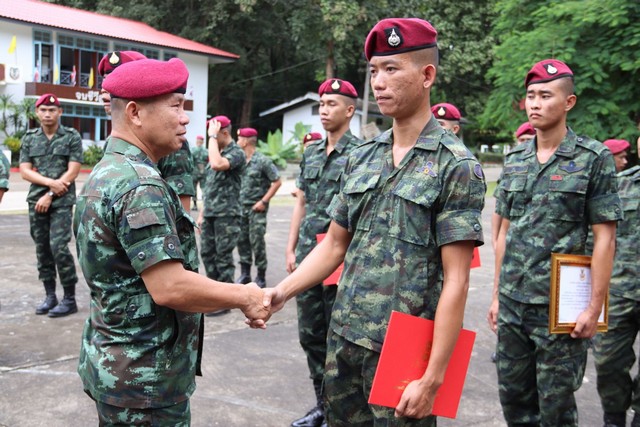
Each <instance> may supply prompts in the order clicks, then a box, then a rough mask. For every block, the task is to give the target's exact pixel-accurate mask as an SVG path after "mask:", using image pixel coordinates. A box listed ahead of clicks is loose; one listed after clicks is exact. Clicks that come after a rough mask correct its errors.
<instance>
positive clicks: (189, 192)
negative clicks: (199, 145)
mask: <svg viewBox="0 0 640 427" xmlns="http://www.w3.org/2000/svg"><path fill="white" fill-rule="evenodd" d="M158 170H159V171H160V175H162V178H164V180H165V181H167V184H169V185H170V186H171V188H173V191H175V192H176V194H177V195H178V196H191V197H194V196H195V195H196V192H195V187H194V186H193V177H192V174H193V160H192V158H191V150H190V149H189V143H187V142H183V143H182V147H181V148H180V149H179V150H178V151H175V152H173V153H171V154H169V155H168V156H165V157H163V158H161V159H160V161H159V162H158Z"/></svg>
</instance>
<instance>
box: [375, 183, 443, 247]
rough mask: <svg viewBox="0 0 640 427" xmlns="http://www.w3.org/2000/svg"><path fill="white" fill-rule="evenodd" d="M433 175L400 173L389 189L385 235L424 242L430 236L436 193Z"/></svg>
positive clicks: (411, 241) (421, 243)
mask: <svg viewBox="0 0 640 427" xmlns="http://www.w3.org/2000/svg"><path fill="white" fill-rule="evenodd" d="M440 191H441V188H440V184H439V183H438V181H437V180H436V179H431V178H417V177H403V178H402V179H401V180H400V181H399V182H397V183H396V185H395V187H394V188H393V189H392V190H391V192H392V194H393V196H392V199H391V209H390V210H389V211H388V212H385V213H384V214H386V215H389V217H388V224H389V235H390V236H392V237H396V238H398V239H400V240H403V241H405V242H409V243H413V244H416V245H421V246H427V245H428V244H429V242H430V241H431V240H432V238H433V236H432V231H431V229H432V222H433V219H434V217H435V212H434V202H435V201H436V199H437V198H438V196H439V195H440Z"/></svg>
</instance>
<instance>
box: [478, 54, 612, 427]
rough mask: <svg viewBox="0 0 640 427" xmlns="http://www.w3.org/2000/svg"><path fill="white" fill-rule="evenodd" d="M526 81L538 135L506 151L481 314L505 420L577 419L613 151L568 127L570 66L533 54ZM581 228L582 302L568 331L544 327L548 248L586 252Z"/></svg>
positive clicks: (608, 247)
mask: <svg viewBox="0 0 640 427" xmlns="http://www.w3.org/2000/svg"><path fill="white" fill-rule="evenodd" d="M524 84H525V88H526V98H525V106H526V110H527V116H528V118H529V122H530V123H531V125H532V126H533V127H534V128H535V129H536V136H535V137H534V138H533V139H532V140H530V141H529V142H526V143H524V144H520V145H518V146H516V147H515V148H514V149H513V150H512V151H511V152H510V153H509V154H507V157H506V159H505V165H504V169H503V171H502V176H501V178H500V185H499V187H498V188H497V191H496V208H495V211H496V213H497V214H498V215H500V217H502V221H501V225H500V231H499V234H498V239H497V242H496V265H495V278H494V287H493V301H492V303H491V307H490V309H489V314H488V316H487V317H488V321H489V325H490V327H491V329H492V330H493V331H494V332H496V333H497V334H498V348H497V360H496V366H497V371H498V386H499V394H500V403H501V405H502V410H503V414H504V417H505V420H506V421H507V424H509V425H536V426H537V425H542V426H577V425H578V411H577V408H576V402H575V397H574V393H575V391H576V390H577V389H578V388H579V387H580V385H581V384H582V379H583V377H584V370H585V365H586V362H587V349H588V347H589V345H590V342H591V340H590V338H592V337H593V336H594V335H595V333H596V327H597V323H598V317H599V316H600V312H601V310H602V305H603V303H604V298H605V295H606V293H607V292H608V287H609V279H610V277H611V268H612V264H613V254H614V253H615V237H616V221H618V220H620V219H621V218H622V210H621V208H620V199H619V197H618V194H617V186H616V178H615V167H614V162H613V156H612V155H611V152H610V151H609V150H607V149H606V147H604V145H603V144H601V143H600V142H598V141H595V140H593V139H591V138H588V137H585V136H578V135H576V133H574V131H573V130H572V129H571V128H569V127H568V126H567V114H568V113H569V111H570V110H571V109H572V108H573V107H574V106H575V104H576V101H577V98H576V95H575V93H574V81H573V72H572V71H571V69H570V68H569V67H568V66H567V65H566V64H565V63H564V62H562V61H559V60H556V59H547V60H544V61H540V62H538V63H537V64H535V65H534V66H533V67H532V68H531V70H530V71H529V72H528V73H527V76H526V78H525V82H524ZM589 226H591V229H592V230H593V237H594V240H593V242H594V243H593V256H592V261H591V279H592V282H591V294H590V299H589V304H588V307H587V308H586V309H585V310H584V311H582V312H581V313H580V314H579V315H578V317H577V318H576V324H575V327H574V328H573V330H572V331H571V333H570V334H550V333H549V283H550V281H551V256H552V253H560V254H578V255H583V254H585V253H586V247H587V231H588V229H589Z"/></svg>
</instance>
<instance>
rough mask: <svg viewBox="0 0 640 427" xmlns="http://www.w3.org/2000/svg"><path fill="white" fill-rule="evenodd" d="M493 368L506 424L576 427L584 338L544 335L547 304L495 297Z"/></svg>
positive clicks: (546, 325)
mask: <svg viewBox="0 0 640 427" xmlns="http://www.w3.org/2000/svg"><path fill="white" fill-rule="evenodd" d="M499 302H500V309H499V312H498V347H497V360H496V367H497V370H498V389H499V395H500V403H501V405H502V411H503V413H504V417H505V420H506V421H507V424H509V425H510V426H511V425H513V426H515V425H518V426H541V427H547V426H548V427H552V426H553V427H561V426H577V425H578V411H577V408H576V401H575V396H574V392H575V391H576V390H578V388H580V385H582V378H583V377H584V370H585V365H586V362H587V349H588V346H589V340H587V339H574V338H571V336H570V335H569V334H550V333H549V306H548V305H546V304H544V305H541V304H524V303H521V302H518V301H514V300H512V299H510V298H508V297H506V296H504V295H500V296H499Z"/></svg>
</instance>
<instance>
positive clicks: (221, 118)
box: [207, 116, 231, 129]
mask: <svg viewBox="0 0 640 427" xmlns="http://www.w3.org/2000/svg"><path fill="white" fill-rule="evenodd" d="M214 120H217V121H219V122H220V129H224V128H226V127H228V126H231V120H229V117H227V116H215V117H214V118H212V119H211V120H209V121H210V122H212V121H214ZM207 126H209V125H208V124H207Z"/></svg>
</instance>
